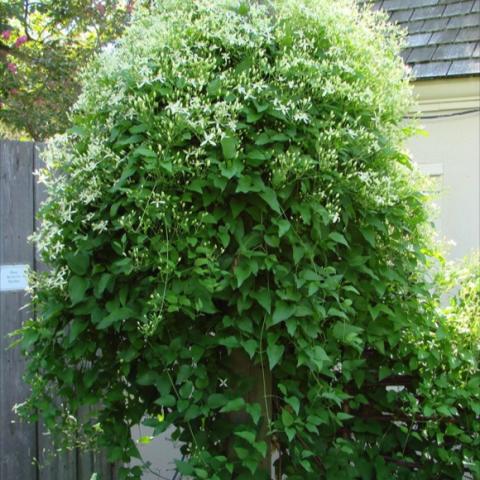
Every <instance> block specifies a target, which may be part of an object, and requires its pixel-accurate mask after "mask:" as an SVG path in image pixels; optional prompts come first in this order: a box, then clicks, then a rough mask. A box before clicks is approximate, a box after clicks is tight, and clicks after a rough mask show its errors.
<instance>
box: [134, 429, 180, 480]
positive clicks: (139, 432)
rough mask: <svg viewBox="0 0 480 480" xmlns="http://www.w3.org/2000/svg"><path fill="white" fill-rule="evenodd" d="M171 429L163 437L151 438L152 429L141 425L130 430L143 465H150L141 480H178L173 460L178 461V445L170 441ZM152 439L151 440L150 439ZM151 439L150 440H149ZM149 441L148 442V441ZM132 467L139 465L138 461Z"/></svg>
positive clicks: (178, 476)
mask: <svg viewBox="0 0 480 480" xmlns="http://www.w3.org/2000/svg"><path fill="white" fill-rule="evenodd" d="M172 432H173V429H169V430H167V431H166V432H165V433H164V434H163V435H161V436H158V437H153V429H152V428H150V427H145V426H143V425H137V426H135V427H133V428H132V438H133V439H134V440H135V443H136V445H137V447H138V450H139V452H140V455H141V456H142V459H143V462H144V463H150V464H151V465H150V469H149V470H146V471H145V473H144V474H143V476H142V480H174V479H175V480H180V478H182V477H181V476H180V474H177V475H175V474H176V468H175V460H180V459H181V458H182V454H181V453H180V444H179V443H177V442H174V441H173V440H172V439H171V434H172ZM152 437H153V438H152ZM150 439H151V440H150ZM149 440H150V441H149ZM132 465H141V462H140V461H139V460H135V461H132Z"/></svg>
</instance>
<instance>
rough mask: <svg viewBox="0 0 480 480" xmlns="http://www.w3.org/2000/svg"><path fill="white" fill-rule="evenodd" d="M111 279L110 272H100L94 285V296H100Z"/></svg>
mask: <svg viewBox="0 0 480 480" xmlns="http://www.w3.org/2000/svg"><path fill="white" fill-rule="evenodd" d="M111 279H112V275H111V274H110V273H102V276H101V277H100V280H99V281H98V283H97V284H96V285H95V287H94V292H95V296H96V297H97V298H101V296H102V295H103V292H104V291H105V289H106V288H107V286H108V284H109V282H110V280H111Z"/></svg>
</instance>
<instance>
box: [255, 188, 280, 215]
mask: <svg viewBox="0 0 480 480" xmlns="http://www.w3.org/2000/svg"><path fill="white" fill-rule="evenodd" d="M259 195H260V197H261V198H262V200H264V201H265V202H266V203H267V204H268V205H269V207H270V208H271V209H272V210H273V211H275V212H277V213H282V211H281V209H280V204H279V203H278V199H277V194H276V193H275V191H274V190H272V189H271V188H269V187H266V188H265V190H264V191H263V192H261V193H259Z"/></svg>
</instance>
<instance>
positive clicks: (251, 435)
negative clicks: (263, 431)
mask: <svg viewBox="0 0 480 480" xmlns="http://www.w3.org/2000/svg"><path fill="white" fill-rule="evenodd" d="M234 435H236V436H237V437H240V438H243V439H244V440H245V441H247V442H248V443H249V444H250V445H253V444H254V443H255V439H256V437H257V436H256V435H255V432H250V431H248V430H244V431H241V432H234Z"/></svg>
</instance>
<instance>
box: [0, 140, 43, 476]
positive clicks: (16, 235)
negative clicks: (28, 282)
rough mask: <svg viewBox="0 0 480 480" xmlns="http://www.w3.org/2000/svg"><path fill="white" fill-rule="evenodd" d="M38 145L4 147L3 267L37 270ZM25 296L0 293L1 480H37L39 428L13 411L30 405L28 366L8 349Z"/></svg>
mask: <svg viewBox="0 0 480 480" xmlns="http://www.w3.org/2000/svg"><path fill="white" fill-rule="evenodd" d="M32 167H33V145H32V144H31V143H20V142H0V212H1V215H0V264H1V265H11V264H28V265H30V266H33V248H32V246H31V245H29V244H28V243H27V241H26V238H27V237H28V236H29V235H30V234H31V233H32V231H33V204H34V202H33V176H32V170H33V168H32ZM27 301H28V299H27V297H26V296H25V292H24V291H12V292H0V478H1V479H2V480H3V479H5V480H10V479H22V480H36V478H37V469H36V466H35V465H34V463H33V460H34V458H35V457H36V455H37V440H36V439H37V434H36V425H29V424H26V423H24V422H20V420H19V419H18V417H16V416H15V414H14V413H13V412H12V407H13V406H14V405H15V404H16V403H20V402H22V401H24V400H25V398H26V396H27V395H28V387H27V386H26V385H25V383H24V382H23V381H22V375H23V371H24V365H25V362H24V360H23V358H22V357H21V355H20V352H19V350H18V348H11V349H7V347H8V346H9V344H10V343H11V341H12V339H11V338H8V337H7V335H8V334H9V333H10V332H12V331H13V330H16V329H18V328H19V327H20V326H21V325H22V323H23V322H24V321H25V320H26V319H28V318H29V312H28V310H26V309H23V310H20V309H21V308H22V307H23V306H24V305H25V304H26V303H27Z"/></svg>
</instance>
